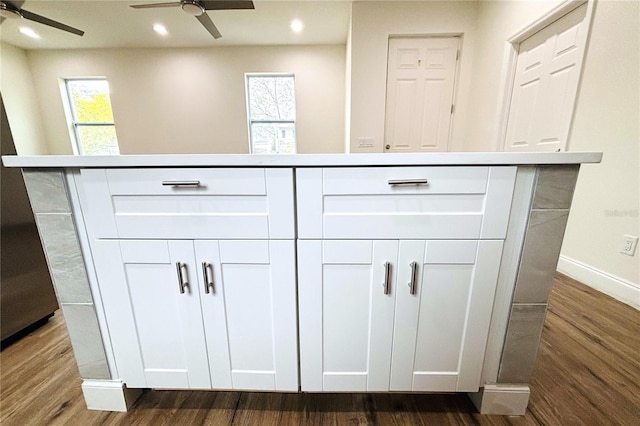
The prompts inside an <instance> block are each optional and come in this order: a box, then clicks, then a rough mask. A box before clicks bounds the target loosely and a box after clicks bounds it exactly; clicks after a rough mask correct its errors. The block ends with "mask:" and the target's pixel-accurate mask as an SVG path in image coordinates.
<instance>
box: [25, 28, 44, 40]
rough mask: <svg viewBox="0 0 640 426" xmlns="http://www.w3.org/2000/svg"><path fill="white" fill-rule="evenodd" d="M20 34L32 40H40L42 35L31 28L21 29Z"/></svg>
mask: <svg viewBox="0 0 640 426" xmlns="http://www.w3.org/2000/svg"><path fill="white" fill-rule="evenodd" d="M20 33H22V34H24V35H26V36H27V37H31V38H40V35H39V34H38V33H37V32H35V31H33V30H32V29H31V28H29V27H20Z"/></svg>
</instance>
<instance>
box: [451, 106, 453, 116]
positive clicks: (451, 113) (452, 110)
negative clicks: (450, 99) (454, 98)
mask: <svg viewBox="0 0 640 426" xmlns="http://www.w3.org/2000/svg"><path fill="white" fill-rule="evenodd" d="M451 114H453V104H451Z"/></svg>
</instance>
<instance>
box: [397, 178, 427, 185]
mask: <svg viewBox="0 0 640 426" xmlns="http://www.w3.org/2000/svg"><path fill="white" fill-rule="evenodd" d="M389 185H391V186H394V185H429V181H428V180H427V179H391V180H390V181H389Z"/></svg>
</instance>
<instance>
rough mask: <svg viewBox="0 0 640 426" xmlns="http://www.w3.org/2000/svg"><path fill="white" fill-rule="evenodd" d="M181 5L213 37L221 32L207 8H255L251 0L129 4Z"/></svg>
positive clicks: (146, 6) (141, 5) (218, 36)
mask: <svg viewBox="0 0 640 426" xmlns="http://www.w3.org/2000/svg"><path fill="white" fill-rule="evenodd" d="M178 6H179V7H181V8H182V11H183V12H185V13H187V14H189V15H192V16H195V17H196V19H197V20H198V21H200V23H201V24H202V26H203V27H205V29H206V30H207V31H209V34H211V35H212V36H213V38H220V37H222V34H220V31H218V29H217V28H216V26H215V25H214V24H213V21H211V18H209V15H207V12H206V11H207V10H233V9H255V7H254V6H253V1H251V0H180V1H177V2H171V3H152V4H136V5H131V7H132V8H134V9H150V8H155V7H178Z"/></svg>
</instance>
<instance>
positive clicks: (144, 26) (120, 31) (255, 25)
mask: <svg viewBox="0 0 640 426" xmlns="http://www.w3.org/2000/svg"><path fill="white" fill-rule="evenodd" d="M169 1H171V0H149V1H144V0H143V1H139V0H138V1H136V0H131V1H125V0H108V1H107V0H80V1H78V0H75V1H60V0H27V1H26V2H25V3H24V4H23V5H22V8H23V9H25V10H28V11H30V12H33V13H37V14H39V15H42V16H45V17H47V18H49V19H53V20H56V21H59V22H62V23H64V24H66V25H70V26H72V27H76V28H79V29H81V30H83V31H85V34H84V36H83V37H79V36H76V35H73V34H70V33H67V32H64V31H60V30H57V29H54V28H51V27H47V26H45V25H42V24H39V23H35V22H32V21H27V20H25V19H6V20H5V21H4V22H3V23H2V25H1V26H0V40H2V41H3V42H6V43H9V44H12V45H14V46H18V47H20V48H22V49H86V48H127V47H153V48H157V47H202V46H210V47H214V46H231V45H283V44H344V43H345V41H346V39H347V31H348V27H349V17H350V10H351V6H350V5H351V2H350V1H342V0H334V1H326V0H325V1H309V0H304V1H270V0H254V5H255V10H234V11H208V12H207V13H208V14H209V17H210V18H211V19H212V20H213V22H214V23H215V25H216V26H217V27H218V30H219V31H220V32H221V33H222V38H220V39H218V40H215V39H214V38H213V37H211V35H209V33H208V32H207V31H206V30H205V29H204V27H202V25H201V24H200V23H199V22H198V21H197V19H196V18H195V17H193V16H190V15H187V14H186V13H184V12H183V11H182V10H181V9H180V8H179V7H178V8H158V9H155V8H154V9H132V8H130V7H129V5H131V4H146V3H163V2H169ZM293 19H300V20H302V21H303V22H304V25H305V28H304V30H303V31H302V33H298V34H296V33H293V32H292V31H291V29H290V28H289V23H290V22H291V20H293ZM155 23H161V24H163V25H164V26H165V27H166V28H167V29H168V31H169V35H168V36H165V37H161V36H159V35H157V34H156V33H155V32H154V31H153V30H152V26H153V25H154V24H155ZM20 26H28V27H30V28H32V29H33V30H35V31H36V32H37V33H38V34H39V35H40V36H41V38H40V39H38V40H34V39H31V38H29V37H27V36H25V35H23V34H21V33H20V32H19V27H20Z"/></svg>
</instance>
